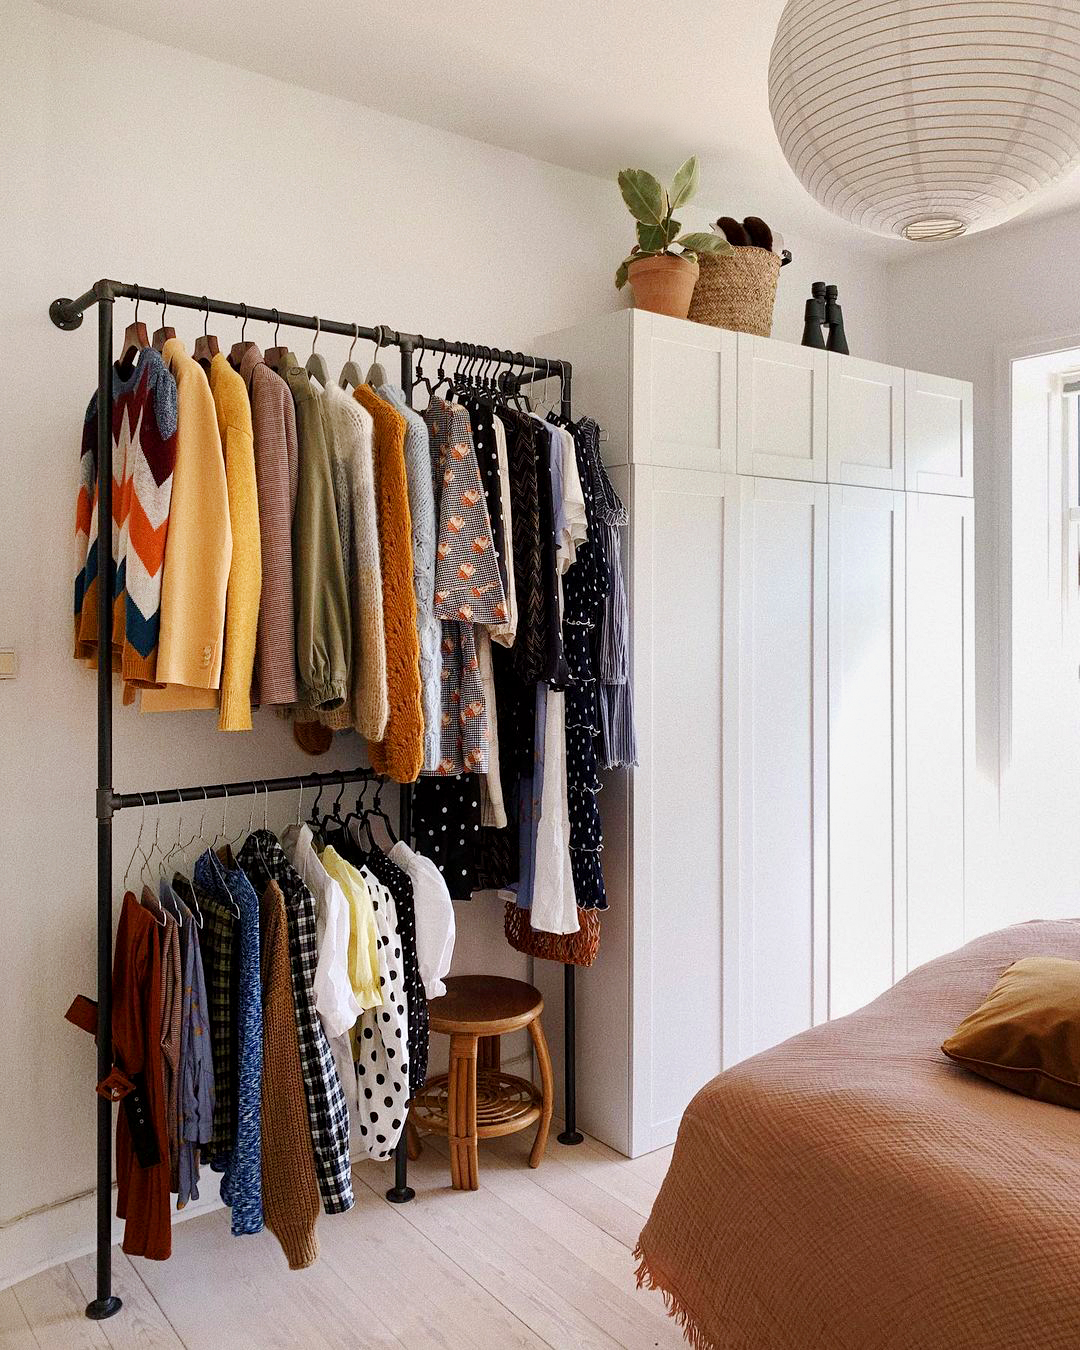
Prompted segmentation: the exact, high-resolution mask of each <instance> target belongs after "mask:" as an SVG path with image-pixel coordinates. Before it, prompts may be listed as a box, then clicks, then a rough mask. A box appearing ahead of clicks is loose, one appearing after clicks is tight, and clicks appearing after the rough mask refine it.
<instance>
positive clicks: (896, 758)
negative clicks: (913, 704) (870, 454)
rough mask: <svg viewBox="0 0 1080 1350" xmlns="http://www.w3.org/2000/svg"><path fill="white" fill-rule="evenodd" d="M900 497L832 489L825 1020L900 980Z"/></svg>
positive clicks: (902, 674)
mask: <svg viewBox="0 0 1080 1350" xmlns="http://www.w3.org/2000/svg"><path fill="white" fill-rule="evenodd" d="M904 677H905V661H904V494H903V493H902V492H882V491H878V490H876V489H874V488H853V487H831V488H830V489H829V1015H830V1017H837V1016H842V1015H843V1014H845V1013H849V1012H852V1011H853V1010H854V1009H856V1008H859V1007H861V1006H862V1005H863V1004H864V1003H867V1002H868V1001H869V1000H870V999H872V998H875V997H876V996H877V995H878V994H880V993H881V992H882V991H883V990H885V989H887V988H888V987H889V985H890V984H892V983H893V981H894V980H895V979H897V978H898V977H899V976H900V975H901V974H903V972H904V959H905V946H906V942H905V938H906V930H907V921H906V913H905V903H906V889H905V883H904V864H905V841H904V819H905V805H906V794H905V784H904V775H905V758H906V756H905V742H904Z"/></svg>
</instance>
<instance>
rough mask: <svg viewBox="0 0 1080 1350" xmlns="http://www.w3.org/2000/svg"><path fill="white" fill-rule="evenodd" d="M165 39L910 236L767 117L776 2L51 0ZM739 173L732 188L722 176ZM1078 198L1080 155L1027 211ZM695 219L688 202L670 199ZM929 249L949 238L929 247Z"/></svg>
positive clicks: (307, 82) (390, 108) (772, 215)
mask: <svg viewBox="0 0 1080 1350" xmlns="http://www.w3.org/2000/svg"><path fill="white" fill-rule="evenodd" d="M44 3H47V4H49V5H50V6H51V7H52V8H54V9H58V10H63V11H66V12H68V13H71V14H77V15H80V16H82V17H85V18H88V19H94V20H98V21H100V22H102V23H106V24H110V25H111V26H113V27H116V28H120V29H123V30H125V31H127V32H130V33H134V34H138V35H139V36H142V37H145V38H149V39H151V40H154V41H158V42H162V43H165V44H167V45H169V46H173V47H180V48H185V49H187V50H189V51H192V52H197V53H201V54H202V55H205V56H209V57H213V58H215V59H218V60H227V61H228V62H230V63H231V64H233V65H236V66H240V67H243V68H245V69H248V70H252V71H258V72H260V73H262V74H265V75H270V76H274V77H276V78H278V79H282V80H286V81H288V82H290V83H293V84H298V85H302V86H305V87H307V88H310V89H316V90H319V91H321V92H323V93H327V94H333V95H336V96H338V97H340V98H344V99H349V100H351V101H352V102H355V103H360V104H366V105H367V106H369V107H373V108H378V109H380V110H382V111H384V112H388V113H393V114H396V115H398V116H401V117H405V118H409V119H411V120H413V121H417V122H424V123H427V124H429V125H432V126H438V127H444V128H447V129H449V130H451V131H455V132H459V133H461V134H462V135H465V136H470V137H473V138H474V139H476V140H480V141H487V142H489V143H491V144H493V145H500V146H504V147H506V148H507V149H511V150H517V151H520V152H521V153H522V154H526V155H530V156H533V157H534V158H537V159H542V160H547V161H549V162H551V163H553V164H560V165H565V166H567V167H570V168H575V169H582V170H585V171H587V172H590V173H597V174H601V175H604V176H609V177H610V176H613V175H614V173H615V172H616V171H617V170H618V169H619V168H622V167H626V166H628V165H631V164H632V165H635V166H641V167H648V168H651V169H653V171H654V172H657V173H658V174H659V176H661V177H670V175H671V173H672V172H673V171H674V169H675V167H676V165H677V164H678V163H679V162H680V161H681V160H682V159H683V158H684V157H685V155H687V154H688V153H691V152H693V151H696V152H697V153H698V155H699V158H700V160H701V168H702V189H701V192H700V194H699V198H698V201H699V203H700V204H701V206H702V207H703V208H704V209H705V210H706V211H708V213H709V216H710V217H711V218H715V217H716V216H717V215H721V214H724V215H728V214H730V215H734V216H736V217H739V218H741V217H742V216H744V215H750V214H754V215H760V216H763V217H764V218H765V219H766V220H768V221H769V222H770V224H772V225H773V226H774V227H776V228H779V229H780V230H782V231H783V233H784V234H785V236H786V237H788V238H794V237H796V236H797V235H799V234H808V233H812V234H814V235H815V236H816V237H818V238H822V239H831V240H834V241H838V242H844V243H846V244H847V245H848V246H851V247H855V248H858V249H860V250H863V251H867V252H871V253H877V254H882V253H884V254H886V255H888V254H896V253H900V254H903V253H906V252H907V253H909V252H910V251H911V249H913V248H919V247H924V248H925V247H927V245H921V246H920V245H912V244H908V243H905V242H903V241H900V240H896V241H892V240H888V239H880V238H877V237H874V236H870V235H868V234H865V233H863V232H861V231H859V230H856V229H855V228H854V227H853V226H850V225H848V224H846V223H845V222H844V221H841V220H839V219H838V218H837V217H834V216H832V215H830V214H829V213H828V212H826V211H825V210H824V209H823V208H822V207H820V206H818V205H817V203H816V202H814V201H813V200H812V199H811V198H810V197H809V196H808V194H807V193H806V192H805V191H804V190H803V189H802V187H801V186H800V185H799V183H798V182H797V180H796V179H795V176H794V174H793V173H792V172H791V170H790V169H789V168H788V166H787V163H786V161H785V160H784V157H783V155H782V154H781V151H780V147H779V145H778V143H777V140H776V136H775V134H774V132H773V128H772V122H771V119H770V117H769V107H768V89H767V76H768V65H769V50H770V48H771V45H772V38H773V33H774V31H775V28H776V23H777V20H778V18H779V16H780V12H781V10H782V9H783V5H784V0H723V3H717V2H716V0H713V3H711V4H706V5H691V4H687V3H685V0H683V2H682V3H676V2H675V0H653V2H652V3H651V4H650V5H648V6H647V7H645V8H644V9H643V8H642V7H641V6H640V5H639V4H637V3H632V2H631V0H591V2H590V3H582V0H526V3H521V0H517V2H516V3H513V4H506V3H504V4H492V3H491V0H484V2H482V0H406V3H404V4H394V5H392V6H391V5H388V4H384V5H380V6H377V7H376V6H370V5H368V4H365V3H364V2H363V0H307V4H306V5H304V6H303V7H301V6H298V5H296V4H295V3H286V0H225V2H224V3H214V4H207V3H203V4H200V3H188V4H183V5H178V4H176V3H175V0H139V3H138V4H131V3H130V2H129V0H44ZM731 183H738V184H739V191H738V197H737V199H733V198H732V195H731V194H730V191H729V189H728V185H729V184H731ZM1076 205H1080V171H1077V172H1074V173H1072V174H1071V175H1069V176H1068V178H1067V179H1065V180H1063V181H1062V182H1060V183H1058V184H1057V185H1056V186H1054V187H1053V188H1051V189H1050V190H1049V191H1048V192H1047V193H1046V194H1045V195H1044V196H1043V197H1041V198H1040V199H1039V200H1038V202H1037V203H1036V204H1035V205H1034V206H1033V207H1032V208H1030V209H1029V210H1028V211H1027V212H1026V213H1025V216H1026V218H1030V217H1031V216H1032V215H1035V214H1039V215H1043V214H1049V213H1051V212H1056V211H1060V210H1064V209H1067V208H1069V207H1072V206H1076ZM680 214H681V215H682V216H683V219H684V221H686V223H688V224H691V223H692V224H704V221H705V218H706V217H705V216H704V214H703V215H702V217H701V220H700V222H693V221H690V220H689V219H688V217H687V215H686V213H685V212H682V213H680ZM929 247H948V245H930V246H929Z"/></svg>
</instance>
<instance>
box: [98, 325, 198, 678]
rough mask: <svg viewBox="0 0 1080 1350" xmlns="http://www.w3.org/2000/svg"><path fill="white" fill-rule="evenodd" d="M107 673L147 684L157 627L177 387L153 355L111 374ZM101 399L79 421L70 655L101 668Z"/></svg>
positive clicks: (141, 354)
mask: <svg viewBox="0 0 1080 1350" xmlns="http://www.w3.org/2000/svg"><path fill="white" fill-rule="evenodd" d="M112 400H113V406H112V445H113V451H112V459H113V481H112V555H113V563H114V566H115V573H114V580H113V621H112V635H111V636H112V667H113V669H114V670H116V671H119V672H120V674H121V675H122V676H123V679H124V682H125V684H126V685H128V686H139V685H143V686H145V685H152V684H153V683H154V682H155V677H156V673H157V671H156V667H157V643H158V630H159V628H160V625H161V573H162V564H163V563H164V561H165V539H166V536H167V534H168V531H169V504H170V500H171V498H172V475H173V466H174V464H175V462H176V381H175V380H174V379H173V377H172V375H171V374H170V372H169V370H168V368H167V367H166V365H165V363H164V362H163V361H162V359H161V357H160V356H159V355H158V353H157V352H156V351H154V350H153V348H152V347H146V348H144V349H143V350H142V351H140V352H139V355H138V358H137V359H136V360H135V362H134V363H133V364H131V365H130V367H124V366H121V365H119V364H118V365H114V366H113V370H112ZM96 418H97V394H96V393H95V394H94V397H93V398H92V399H91V400H90V406H89V407H88V408H87V410H86V418H85V420H84V422H83V437H82V457H81V460H80V466H79V495H78V503H77V506H76V517H75V552H76V559H75V566H76V572H75V655H76V657H78V658H80V659H83V660H88V661H90V663H91V664H92V665H96V664H97V657H98V640H99V634H98V610H97V606H98V599H97V595H98V586H99V585H100V584H101V579H100V567H99V560H98V553H97V529H98V522H97V516H98V473H97V469H98V466H97V442H96Z"/></svg>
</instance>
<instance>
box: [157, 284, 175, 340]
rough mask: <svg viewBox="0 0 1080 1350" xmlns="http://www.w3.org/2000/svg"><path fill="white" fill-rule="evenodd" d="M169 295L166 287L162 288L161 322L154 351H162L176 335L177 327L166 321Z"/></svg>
mask: <svg viewBox="0 0 1080 1350" xmlns="http://www.w3.org/2000/svg"><path fill="white" fill-rule="evenodd" d="M167 299H168V296H167V295H166V293H165V287H164V286H162V288H161V323H160V324H159V325H158V329H157V332H156V333H155V334H154V351H156V352H160V351H161V349H162V347H164V346H165V344H166V342H168V341H169V339H170V338H174V337H175V336H176V329H175V328H173V327H171V326H170V325H169V324H167V323H166V322H165V311H166V308H167V306H166V304H165V302H166V300H167Z"/></svg>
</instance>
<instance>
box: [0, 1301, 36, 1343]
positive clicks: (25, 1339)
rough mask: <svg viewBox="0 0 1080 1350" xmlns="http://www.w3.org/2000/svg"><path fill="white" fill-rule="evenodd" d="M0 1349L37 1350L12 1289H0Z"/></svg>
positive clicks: (32, 1335)
mask: <svg viewBox="0 0 1080 1350" xmlns="http://www.w3.org/2000/svg"><path fill="white" fill-rule="evenodd" d="M0 1347H3V1350H37V1341H36V1340H35V1338H34V1333H33V1332H32V1331H31V1330H30V1323H29V1322H28V1321H27V1320H26V1314H25V1313H24V1312H23V1310H22V1308H21V1307H20V1306H19V1300H18V1298H17V1297H16V1296H15V1290H14V1289H0Z"/></svg>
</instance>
